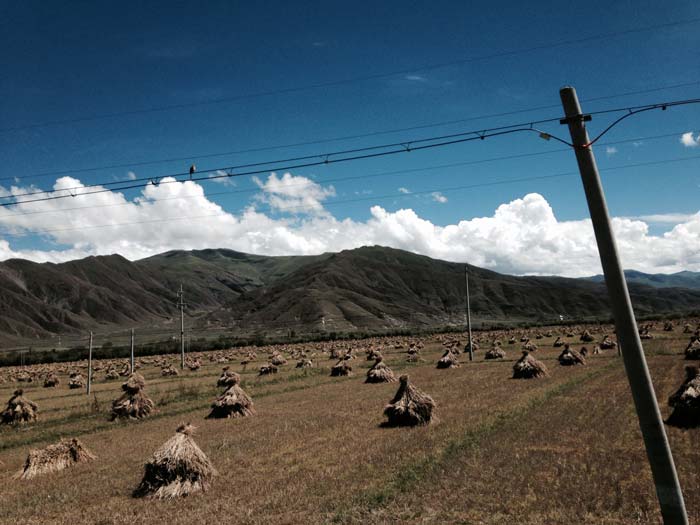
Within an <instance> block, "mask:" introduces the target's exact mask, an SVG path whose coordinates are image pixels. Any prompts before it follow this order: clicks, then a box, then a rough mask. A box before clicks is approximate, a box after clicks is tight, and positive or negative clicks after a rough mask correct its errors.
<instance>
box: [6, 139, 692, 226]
mask: <svg viewBox="0 0 700 525" xmlns="http://www.w3.org/2000/svg"><path fill="white" fill-rule="evenodd" d="M681 133H683V131H677V132H675V133H665V134H662V135H650V136H641V137H634V138H630V139H624V140H616V141H609V142H604V143H602V144H601V145H604V146H613V145H619V144H625V143H634V142H640V141H648V140H658V139H664V138H670V137H677V136H679V135H680V134H681ZM569 150H570V148H569V147H567V148H559V149H552V150H547V151H537V152H529V153H519V154H514V155H501V156H496V157H487V158H485V159H476V160H468V161H462V162H453V163H448V164H437V165H432V166H424V167H419V168H407V169H402V170H393V171H381V172H377V173H372V174H366V175H352V176H348V177H336V178H330V179H329V178H324V179H323V183H324V184H330V183H335V182H345V181H350V180H361V179H370V178H376V177H386V176H393V175H403V174H408V173H416V172H424V171H432V170H439V169H448V168H456V167H463V166H471V165H477V164H484V163H488V162H497V161H502V160H512V159H520V158H530V157H537V156H543V155H551V154H556V153H562V152H566V151H569ZM314 183H315V182H314V181H306V182H303V183H298V184H290V185H287V186H286V187H288V188H289V187H304V186H308V185H309V184H314ZM259 191H261V188H260V187H259V186H258V187H255V188H244V189H236V190H225V191H215V192H208V193H206V196H207V197H215V196H221V195H235V194H243V193H255V192H259ZM79 196H80V195H78V197H79ZM201 196H202V195H201V194H200V193H196V194H190V195H178V196H172V197H163V198H159V199H152V200H148V203H149V204H155V203H158V202H164V201H172V200H185V199H193V198H199V197H201ZM17 204H22V203H21V202H20V203H17ZM133 204H134V203H133V202H132V201H124V202H119V203H110V204H94V205H88V206H76V207H73V208H60V209H54V210H40V211H23V212H15V211H11V212H7V213H5V214H4V215H3V217H8V216H10V217H16V216H24V215H44V214H55V213H66V212H71V211H79V210H88V209H95V208H111V207H120V206H129V205H133Z"/></svg>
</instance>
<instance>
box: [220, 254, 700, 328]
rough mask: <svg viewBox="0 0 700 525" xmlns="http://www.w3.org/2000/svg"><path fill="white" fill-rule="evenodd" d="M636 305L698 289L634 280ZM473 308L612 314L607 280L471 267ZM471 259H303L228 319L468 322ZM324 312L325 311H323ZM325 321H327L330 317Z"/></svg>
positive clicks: (692, 301) (681, 305) (507, 316)
mask: <svg viewBox="0 0 700 525" xmlns="http://www.w3.org/2000/svg"><path fill="white" fill-rule="evenodd" d="M631 294H632V297H633V302H634V305H635V308H636V310H637V312H639V313H652V312H671V311H680V310H687V309H692V308H698V307H699V306H700V293H699V292H698V291H697V290H685V289H665V290H664V289H658V288H651V287H648V286H639V285H633V286H632V287H631ZM470 295H471V304H472V311H473V314H474V316H475V317H476V319H477V320H484V321H504V320H529V321H545V322H546V321H550V322H553V321H556V320H558V319H559V316H560V315H563V316H565V318H585V317H596V316H609V315H610V313H609V305H608V299H607V292H606V290H605V287H604V285H602V284H600V283H594V282H590V281H586V280H579V279H566V278H558V277H514V276H508V275H502V274H498V273H496V272H491V271H489V270H484V269H480V268H476V267H470ZM464 309H465V280H464V265H463V264H456V263H449V262H445V261H439V260H435V259H431V258H429V257H424V256H419V255H415V254H412V253H409V252H404V251H401V250H394V249H389V248H383V247H364V248H359V249H356V250H349V251H344V252H340V253H338V254H335V255H332V256H331V257H329V258H328V259H326V260H324V261H320V262H316V263H311V264H308V265H306V266H303V267H301V268H300V269H298V270H297V271H295V272H293V273H292V274H290V275H288V276H287V277H286V278H284V279H283V280H279V281H276V282H274V283H273V284H272V285H270V286H266V287H262V288H259V289H257V290H254V291H250V292H246V293H244V294H243V295H242V296H241V297H239V298H237V299H236V300H235V301H231V302H230V303H229V304H228V305H227V306H226V309H225V311H226V312H227V313H228V318H227V317H226V315H224V312H223V311H219V312H216V313H214V314H212V316H213V317H215V318H216V319H218V320H219V321H223V322H226V321H228V322H231V321H232V320H235V322H236V324H237V325H238V326H241V327H243V328H245V327H265V328H266V329H268V330H269V329H275V328H283V327H285V326H298V325H300V324H305V325H310V326H315V327H316V328H321V327H322V326H324V327H325V329H326V330H330V329H338V330H346V329H351V328H353V327H372V328H380V327H391V326H403V325H411V324H432V323H436V322H441V323H444V322H461V320H462V319H463V316H464ZM324 318H325V319H324ZM323 323H325V325H324V324H323Z"/></svg>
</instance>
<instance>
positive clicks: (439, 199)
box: [430, 191, 447, 204]
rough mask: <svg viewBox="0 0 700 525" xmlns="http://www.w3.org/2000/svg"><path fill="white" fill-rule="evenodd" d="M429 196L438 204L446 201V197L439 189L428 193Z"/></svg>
mask: <svg viewBox="0 0 700 525" xmlns="http://www.w3.org/2000/svg"><path fill="white" fill-rule="evenodd" d="M430 196H431V197H432V198H433V200H434V201H435V202H439V203H440V204H445V203H446V202H447V197H445V196H444V195H443V194H442V193H440V192H439V191H434V192H433V193H431V194H430Z"/></svg>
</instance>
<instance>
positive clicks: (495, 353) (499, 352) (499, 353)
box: [484, 345, 506, 359]
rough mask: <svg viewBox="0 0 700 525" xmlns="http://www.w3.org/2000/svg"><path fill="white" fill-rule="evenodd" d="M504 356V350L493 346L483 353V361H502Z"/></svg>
mask: <svg viewBox="0 0 700 525" xmlns="http://www.w3.org/2000/svg"><path fill="white" fill-rule="evenodd" d="M505 356H506V352H505V350H503V348H501V347H500V346H499V345H493V346H492V347H491V348H490V349H489V350H487V351H486V353H484V359H503V358H504V357H505Z"/></svg>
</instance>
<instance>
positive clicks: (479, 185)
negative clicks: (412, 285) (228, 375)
mask: <svg viewBox="0 0 700 525" xmlns="http://www.w3.org/2000/svg"><path fill="white" fill-rule="evenodd" d="M693 160H700V155H696V156H691V157H676V158H672V159H662V160H656V161H648V162H640V163H634V164H627V165H621V166H612V167H608V168H602V169H600V170H599V171H601V172H608V171H617V170H622V169H630V168H639V167H645V166H657V165H664V164H671V163H677V162H687V161H693ZM577 175H579V172H578V171H568V172H561V173H554V174H548V175H533V176H527V177H517V178H510V179H501V180H496V181H488V182H479V183H473V184H466V185H458V186H448V187H441V188H432V189H428V190H418V191H411V192H410V193H402V192H399V193H390V194H385V195H371V196H365V197H356V198H351V199H345V200H337V201H332V202H327V203H324V206H337V205H340V204H349V203H354V202H363V201H376V200H382V199H389V198H394V199H395V198H410V197H411V196H416V195H430V194H435V193H450V192H453V191H460V190H466V189H474V188H482V187H489V186H498V185H504V184H516V183H521V182H532V181H537V180H549V179H555V178H561V177H571V176H577ZM309 209H311V210H313V209H318V206H309V205H298V206H267V207H265V208H262V209H255V211H256V212H258V211H268V212H271V211H278V212H290V211H301V210H309ZM227 216H231V214H230V213H229V212H225V211H224V212H216V213H207V214H201V215H189V216H182V215H177V216H172V217H161V218H158V219H150V220H140V221H130V222H122V223H109V224H97V225H91V226H75V227H70V228H56V229H45V230H24V231H22V232H21V233H13V232H2V233H1V234H2V235H3V236H5V237H24V236H26V235H46V234H50V233H65V232H70V231H84V230H93V229H103V228H112V227H124V226H137V225H141V224H157V223H168V222H179V221H189V220H201V219H208V218H212V217H227Z"/></svg>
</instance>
